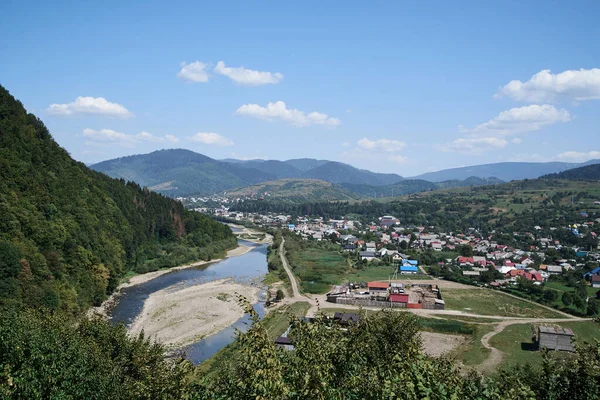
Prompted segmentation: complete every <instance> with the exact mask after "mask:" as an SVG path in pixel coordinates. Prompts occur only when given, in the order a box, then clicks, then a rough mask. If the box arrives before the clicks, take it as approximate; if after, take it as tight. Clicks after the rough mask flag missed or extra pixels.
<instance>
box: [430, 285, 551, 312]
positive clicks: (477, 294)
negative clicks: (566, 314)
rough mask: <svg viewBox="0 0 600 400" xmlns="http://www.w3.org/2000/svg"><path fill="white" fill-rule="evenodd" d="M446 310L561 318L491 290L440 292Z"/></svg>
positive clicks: (543, 309) (541, 308)
mask: <svg viewBox="0 0 600 400" xmlns="http://www.w3.org/2000/svg"><path fill="white" fill-rule="evenodd" d="M442 297H443V299H444V301H445V303H446V309H447V310H460V311H465V312H469V313H473V314H480V315H498V316H505V317H529V318H561V317H563V315H561V314H559V313H557V312H555V311H552V310H548V309H546V308H543V307H540V306H538V305H536V304H533V303H529V302H526V301H524V300H520V299H516V298H514V297H510V296H507V295H504V294H502V293H500V292H496V291H493V290H483V289H482V290H466V289H447V290H443V291H442Z"/></svg>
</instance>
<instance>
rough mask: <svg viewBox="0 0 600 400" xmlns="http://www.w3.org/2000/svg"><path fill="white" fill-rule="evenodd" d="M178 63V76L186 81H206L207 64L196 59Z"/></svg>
mask: <svg viewBox="0 0 600 400" xmlns="http://www.w3.org/2000/svg"><path fill="white" fill-rule="evenodd" d="M180 65H181V71H179V72H178V73H177V77H178V78H180V79H183V80H186V81H188V82H208V73H207V72H206V67H207V64H205V63H203V62H200V61H196V62H193V63H189V64H186V63H185V62H182V63H181V64H180Z"/></svg>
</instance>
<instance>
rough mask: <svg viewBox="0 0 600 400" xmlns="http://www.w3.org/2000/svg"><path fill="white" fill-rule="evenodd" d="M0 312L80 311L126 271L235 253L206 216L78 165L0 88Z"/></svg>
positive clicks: (227, 235) (225, 231) (226, 234)
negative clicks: (12, 308)
mask: <svg viewBox="0 0 600 400" xmlns="http://www.w3.org/2000/svg"><path fill="white" fill-rule="evenodd" d="M0 216H1V217H0V304H6V303H10V304H13V305H17V306H18V305H27V306H33V307H39V306H46V307H49V308H51V309H65V310H69V311H71V312H77V311H80V310H83V309H86V308H87V307H88V306H89V305H90V304H93V303H95V304H97V303H99V302H100V301H102V300H103V299H104V298H105V296H106V294H107V293H110V292H111V291H113V290H114V289H115V287H116V286H117V285H118V283H119V280H120V278H121V277H123V275H125V273H126V272H127V271H130V270H132V271H136V272H145V271H148V270H154V269H158V268H160V267H164V266H172V265H175V264H177V263H181V262H186V261H189V260H192V259H198V258H205V259H208V258H210V257H211V255H212V254H216V253H218V252H221V251H223V250H224V249H225V248H228V247H232V246H234V245H235V239H234V237H233V235H232V233H231V230H230V229H229V228H228V227H227V226H224V225H222V224H220V223H217V222H215V221H213V220H212V219H210V218H209V217H207V216H203V215H200V214H196V213H191V212H188V211H186V210H184V208H183V206H182V205H181V204H180V203H178V202H175V201H173V200H170V199H168V198H165V197H163V196H161V195H159V194H156V193H153V192H151V191H149V190H147V189H142V188H141V187H140V186H139V185H137V184H135V183H125V181H123V180H116V179H111V178H109V177H108V176H106V175H104V174H101V173H98V172H95V171H92V170H90V169H89V168H87V167H86V166H85V165H83V164H82V163H78V162H76V161H75V160H73V159H72V158H71V157H70V156H69V154H68V153H67V152H66V151H65V150H64V149H62V148H61V147H59V146H58V144H57V143H56V142H55V141H54V140H53V139H52V136H51V135H50V133H49V131H48V130H47V128H46V127H45V126H44V124H43V123H42V122H41V121H40V120H39V119H38V118H36V117H35V116H34V115H32V114H28V113H27V112H26V111H25V109H24V108H23V105H22V104H21V103H20V102H19V101H17V100H15V99H14V98H13V97H12V96H11V95H10V93H9V92H8V91H7V90H6V89H4V88H3V87H2V86H0Z"/></svg>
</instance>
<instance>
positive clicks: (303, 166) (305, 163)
mask: <svg viewBox="0 0 600 400" xmlns="http://www.w3.org/2000/svg"><path fill="white" fill-rule="evenodd" d="M284 162H285V163H286V164H288V165H291V166H292V167H294V168H296V169H298V170H300V171H302V172H306V171H308V170H310V169H313V168H317V167H320V166H321V165H323V164H326V163H328V162H329V161H328V160H316V159H314V158H296V159H291V160H287V161H284Z"/></svg>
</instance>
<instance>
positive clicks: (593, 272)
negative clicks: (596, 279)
mask: <svg viewBox="0 0 600 400" xmlns="http://www.w3.org/2000/svg"><path fill="white" fill-rule="evenodd" d="M598 274H600V267H596V268H594V269H593V270H591V271H590V272H586V273H585V274H583V277H584V278H587V277H588V276H592V275H598Z"/></svg>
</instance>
